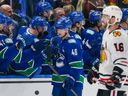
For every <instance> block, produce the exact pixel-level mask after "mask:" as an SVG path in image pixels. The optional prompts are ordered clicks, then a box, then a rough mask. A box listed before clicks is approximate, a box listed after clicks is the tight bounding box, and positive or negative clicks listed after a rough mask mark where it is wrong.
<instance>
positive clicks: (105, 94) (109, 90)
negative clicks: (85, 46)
mask: <svg viewBox="0 0 128 96" xmlns="http://www.w3.org/2000/svg"><path fill="white" fill-rule="evenodd" d="M102 14H103V16H102V22H103V24H104V26H106V31H105V33H104V34H103V39H102V40H103V41H102V52H101V59H102V63H101V64H100V65H99V72H98V70H97V69H98V66H94V67H93V68H92V69H91V70H90V72H89V73H88V76H87V80H88V82H89V83H90V84H92V83H94V82H95V80H94V78H98V77H99V78H98V81H99V89H98V93H97V96H126V94H125V92H126V91H128V86H127V76H128V73H127V72H128V59H127V56H128V53H127V52H128V43H127V41H128V36H127V33H126V32H125V31H124V30H123V29H122V28H120V27H119V23H120V21H121V19H122V11H121V9H120V8H119V7H118V6H108V7H106V8H104V9H103V11H102ZM98 73H99V75H98Z"/></svg>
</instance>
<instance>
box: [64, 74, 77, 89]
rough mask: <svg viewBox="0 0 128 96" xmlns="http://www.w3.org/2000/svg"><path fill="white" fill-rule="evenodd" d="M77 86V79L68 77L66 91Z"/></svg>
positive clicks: (65, 84) (65, 82) (65, 85)
mask: <svg viewBox="0 0 128 96" xmlns="http://www.w3.org/2000/svg"><path fill="white" fill-rule="evenodd" d="M74 84H75V79H74V78H73V77H71V76H69V77H67V78H66V80H65V81H64V88H65V89H72V88H73V87H74Z"/></svg>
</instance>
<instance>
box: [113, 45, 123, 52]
mask: <svg viewBox="0 0 128 96" xmlns="http://www.w3.org/2000/svg"><path fill="white" fill-rule="evenodd" d="M114 46H115V48H116V51H120V52H123V51H124V45H123V43H119V44H117V43H114Z"/></svg>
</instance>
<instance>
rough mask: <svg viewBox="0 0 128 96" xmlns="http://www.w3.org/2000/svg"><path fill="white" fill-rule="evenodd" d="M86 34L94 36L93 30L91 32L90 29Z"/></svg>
mask: <svg viewBox="0 0 128 96" xmlns="http://www.w3.org/2000/svg"><path fill="white" fill-rule="evenodd" d="M86 32H87V33H88V34H90V35H93V34H94V31H92V30H90V29H88V30H87V31H86Z"/></svg>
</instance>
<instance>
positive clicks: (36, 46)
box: [31, 39, 50, 53]
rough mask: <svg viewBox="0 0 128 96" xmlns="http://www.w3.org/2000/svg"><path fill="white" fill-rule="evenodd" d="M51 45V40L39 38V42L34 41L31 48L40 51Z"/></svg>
mask: <svg viewBox="0 0 128 96" xmlns="http://www.w3.org/2000/svg"><path fill="white" fill-rule="evenodd" d="M49 45H50V41H49V40H47V39H45V40H43V39H41V40H39V41H38V42H36V43H34V44H33V45H32V46H31V49H32V50H33V51H34V52H37V53H40V52H41V51H42V50H44V49H45V48H47V46H49Z"/></svg>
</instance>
